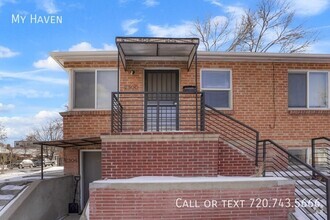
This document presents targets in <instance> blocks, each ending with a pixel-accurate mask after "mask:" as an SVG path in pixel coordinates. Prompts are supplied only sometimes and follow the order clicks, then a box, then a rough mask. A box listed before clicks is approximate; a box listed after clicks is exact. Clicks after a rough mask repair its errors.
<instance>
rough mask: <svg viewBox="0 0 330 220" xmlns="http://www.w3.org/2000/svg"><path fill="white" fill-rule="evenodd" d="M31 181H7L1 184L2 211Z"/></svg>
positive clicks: (0, 205)
mask: <svg viewBox="0 0 330 220" xmlns="http://www.w3.org/2000/svg"><path fill="white" fill-rule="evenodd" d="M28 185H29V182H26V181H20V182H7V183H2V184H1V185H0V211H1V210H3V209H4V208H5V206H6V205H8V204H9V203H10V202H11V201H12V200H13V199H15V198H16V196H17V195H18V194H20V193H21V192H22V191H23V190H24V189H25V188H26V187H27V186H28Z"/></svg>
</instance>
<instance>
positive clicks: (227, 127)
mask: <svg viewBox="0 0 330 220" xmlns="http://www.w3.org/2000/svg"><path fill="white" fill-rule="evenodd" d="M205 107H206V109H207V110H206V111H205V113H204V117H205V130H206V131H211V132H215V133H217V134H219V145H220V146H221V145H227V148H226V149H228V147H230V148H231V150H233V149H234V150H235V153H236V154H240V155H244V157H245V158H246V159H248V160H250V161H251V162H253V164H254V167H255V168H256V170H259V174H261V175H263V176H268V177H284V178H288V179H292V180H294V181H295V196H296V199H295V201H290V205H291V206H292V207H295V213H293V215H292V216H290V218H291V219H297V220H305V219H312V220H320V219H324V220H330V216H329V213H330V197H329V194H330V178H329V173H330V171H329V161H330V160H329V159H330V156H329V154H330V153H329V148H330V139H327V140H328V141H329V142H328V144H329V145H327V147H328V148H327V149H328V150H327V151H326V159H327V160H326V161H327V162H326V163H325V164H324V163H323V164H322V166H319V167H320V168H322V170H321V171H320V170H317V169H315V168H314V167H312V166H310V165H308V164H306V163H305V162H303V161H301V160H300V159H299V158H297V157H295V156H294V155H292V154H290V153H289V152H288V151H287V150H286V149H284V148H283V147H281V146H280V145H278V144H276V143H275V142H274V141H272V140H262V141H260V140H259V132H258V131H257V130H255V129H253V128H251V127H249V126H248V125H245V124H244V123H242V122H240V121H238V120H236V119H234V118H232V117H230V116H228V115H226V114H224V113H222V112H221V111H219V110H216V109H214V108H213V107H211V106H208V105H206V104H205ZM229 155H235V154H233V152H230V153H229ZM219 158H220V159H221V158H222V157H221V156H220V157H219ZM322 161H325V159H324V160H322ZM223 162H224V161H222V162H221V160H220V162H219V163H223ZM253 172H254V173H255V170H253ZM219 174H220V175H221V172H220V173H219ZM256 175H257V176H258V172H257V174H256Z"/></svg>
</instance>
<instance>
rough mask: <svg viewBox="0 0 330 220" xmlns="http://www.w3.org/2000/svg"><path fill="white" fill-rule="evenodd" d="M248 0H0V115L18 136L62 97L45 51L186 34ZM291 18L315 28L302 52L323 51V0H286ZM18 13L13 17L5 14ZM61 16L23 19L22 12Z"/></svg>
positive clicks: (64, 80) (64, 82)
mask: <svg viewBox="0 0 330 220" xmlns="http://www.w3.org/2000/svg"><path fill="white" fill-rule="evenodd" d="M256 2H257V1H256V0H246V1H243V0H180V1H179V0H103V1H101V0H93V1H90V0H80V1H77V0H66V1H65V0H62V1H60V0H0V30H1V31H0V32H1V34H0V122H2V123H3V124H4V125H5V126H6V128H7V133H8V140H7V142H8V143H13V141H14V140H20V139H22V138H24V137H25V135H26V134H28V133H29V132H31V130H32V129H33V128H35V127H38V126H39V125H40V124H42V123H44V122H45V121H47V120H50V119H51V118H54V117H58V112H60V111H65V105H66V104H67V102H68V76H67V73H65V72H64V71H63V70H61V69H60V68H59V67H58V66H57V64H56V63H55V62H54V61H53V60H52V59H51V58H49V55H48V54H49V52H51V51H69V50H70V51H77V50H82V51H86V50H104V49H106V50H113V49H115V47H114V39H115V37H116V36H161V37H187V36H189V34H190V30H191V24H192V22H193V21H194V20H196V19H197V18H205V17H206V16H211V17H215V18H221V16H229V17H231V18H233V19H235V18H238V17H240V15H241V14H242V12H243V11H244V10H246V9H247V8H254V7H255V4H256ZM291 3H292V7H293V9H295V10H296V18H297V19H296V22H297V23H304V24H305V26H306V27H307V28H311V29H315V30H317V31H319V33H320V34H319V41H318V42H317V43H315V44H314V45H312V46H311V47H310V48H309V49H308V51H307V52H310V53H330V38H329V36H330V13H329V12H330V9H329V8H330V0H313V1H308V0H291ZM17 15H19V16H26V17H27V18H26V20H25V23H19V24H18V23H15V22H14V23H13V22H12V17H13V16H17ZM31 15H32V16H35V15H36V16H50V15H54V16H61V17H62V23H57V24H49V23H48V24H45V23H44V24H43V23H33V22H32V23H31V22H30V16H31Z"/></svg>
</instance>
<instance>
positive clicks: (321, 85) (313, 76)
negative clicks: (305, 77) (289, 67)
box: [309, 72, 328, 108]
mask: <svg viewBox="0 0 330 220" xmlns="http://www.w3.org/2000/svg"><path fill="white" fill-rule="evenodd" d="M327 106H328V73H327V72H311V73H309V107H311V108H326V107H327Z"/></svg>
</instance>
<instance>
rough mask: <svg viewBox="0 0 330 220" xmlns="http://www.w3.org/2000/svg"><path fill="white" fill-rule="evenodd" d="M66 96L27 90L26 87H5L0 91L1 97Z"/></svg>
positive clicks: (31, 89)
mask: <svg viewBox="0 0 330 220" xmlns="http://www.w3.org/2000/svg"><path fill="white" fill-rule="evenodd" d="M60 96H64V94H63V93H62V94H53V93H51V92H49V91H44V90H36V89H33V88H26V86H24V87H23V86H4V87H1V89H0V97H11V98H15V97H26V98H53V97H60Z"/></svg>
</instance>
